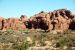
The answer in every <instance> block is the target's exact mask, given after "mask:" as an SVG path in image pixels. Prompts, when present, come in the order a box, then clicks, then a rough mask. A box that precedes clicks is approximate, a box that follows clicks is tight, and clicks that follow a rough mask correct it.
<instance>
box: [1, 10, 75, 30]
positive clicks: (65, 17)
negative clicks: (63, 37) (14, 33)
mask: <svg viewBox="0 0 75 50" xmlns="http://www.w3.org/2000/svg"><path fill="white" fill-rule="evenodd" d="M7 28H13V29H15V30H18V29H19V28H21V29H23V30H24V29H26V28H29V29H43V30H48V31H51V30H57V31H64V30H67V29H72V30H75V15H73V14H72V13H71V11H69V10H66V9H59V10H54V11H53V12H43V11H41V12H40V13H38V14H36V15H34V16H32V17H30V18H29V19H28V18H27V17H26V16H24V15H22V16H21V17H20V19H17V18H8V19H4V18H0V30H6V29H7Z"/></svg>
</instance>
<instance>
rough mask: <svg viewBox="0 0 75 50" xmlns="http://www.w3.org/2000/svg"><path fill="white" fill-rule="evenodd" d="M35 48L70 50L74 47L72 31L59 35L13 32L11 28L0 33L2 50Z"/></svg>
mask: <svg viewBox="0 0 75 50" xmlns="http://www.w3.org/2000/svg"><path fill="white" fill-rule="evenodd" d="M35 46H36V47H41V46H43V47H44V46H49V48H51V47H52V48H61V49H65V48H66V50H71V49H72V47H75V33H74V31H72V30H66V31H64V32H63V33H61V32H57V31H51V32H45V31H44V30H39V31H32V30H29V29H26V30H19V31H14V30H13V29H11V28H9V29H7V31H5V32H2V31H0V48H1V49H2V50H27V49H29V48H30V47H35ZM47 50H48V49H47Z"/></svg>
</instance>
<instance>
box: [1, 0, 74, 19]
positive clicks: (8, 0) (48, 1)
mask: <svg viewBox="0 0 75 50" xmlns="http://www.w3.org/2000/svg"><path fill="white" fill-rule="evenodd" d="M61 8H66V9H69V10H71V11H72V12H73V13H75V0H0V17H4V18H8V17H16V18H19V17H20V16H21V15H22V14H23V15H27V16H28V17H30V16H33V15H34V14H36V13H38V12H40V11H46V12H49V11H53V10H56V9H61Z"/></svg>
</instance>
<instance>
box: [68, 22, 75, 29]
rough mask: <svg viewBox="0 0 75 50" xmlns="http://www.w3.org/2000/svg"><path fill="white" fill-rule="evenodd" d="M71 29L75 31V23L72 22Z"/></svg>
mask: <svg viewBox="0 0 75 50" xmlns="http://www.w3.org/2000/svg"><path fill="white" fill-rule="evenodd" d="M69 29H71V30H75V22H72V23H71V24H70V25H69Z"/></svg>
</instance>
